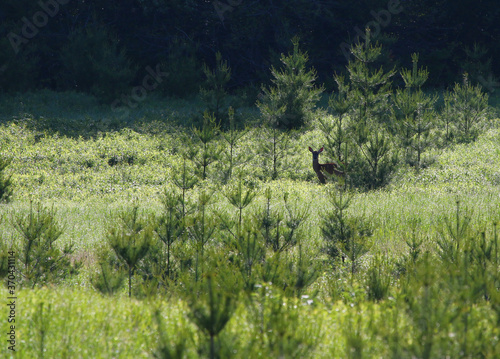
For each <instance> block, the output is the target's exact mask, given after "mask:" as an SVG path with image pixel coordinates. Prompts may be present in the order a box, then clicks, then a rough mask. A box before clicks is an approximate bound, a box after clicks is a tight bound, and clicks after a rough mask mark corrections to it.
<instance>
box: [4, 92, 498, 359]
mask: <svg viewBox="0 0 500 359" xmlns="http://www.w3.org/2000/svg"><path fill="white" fill-rule="evenodd" d="M40 96H42V98H41V99H40V98H36V96H33V98H30V97H29V96H28V97H27V98H26V101H25V103H24V104H23V107H22V108H19V107H18V105H17V104H18V102H19V101H20V99H19V98H12V99H11V100H10V102H11V105H10V107H8V106H7V103H6V104H5V107H4V115H3V116H2V125H1V126H0V156H1V157H3V158H7V159H9V160H11V164H10V165H9V166H8V168H7V170H6V172H7V173H8V174H11V175H12V181H13V197H12V200H11V201H10V202H9V203H6V204H0V215H1V219H2V220H1V223H0V239H1V240H2V242H3V243H4V247H3V249H2V250H3V251H4V252H7V251H8V248H11V247H12V246H13V248H15V250H16V254H15V256H16V258H17V259H18V260H19V261H21V258H20V257H19V256H20V255H21V252H22V249H21V247H20V245H21V235H20V232H19V230H17V229H16V227H15V223H16V222H19V220H20V219H21V218H24V217H25V216H26V215H27V214H28V213H29V211H30V208H33V206H36V205H38V204H39V203H41V204H42V206H43V208H46V209H48V210H52V211H53V212H52V213H53V214H54V215H55V218H56V221H57V223H58V225H59V226H60V227H61V228H62V234H61V236H60V237H59V239H58V240H57V242H55V244H54V245H55V246H56V247H58V248H63V246H64V245H65V244H73V246H74V247H73V249H74V252H73V253H72V254H71V255H70V260H71V262H75V261H80V262H81V263H82V266H81V268H80V269H79V272H78V274H75V275H68V276H65V277H64V278H63V279H58V280H55V281H50V280H47V281H46V282H43V280H40V282H39V283H38V284H36V285H34V288H33V289H32V288H31V285H30V283H29V282H28V281H25V279H24V278H23V276H22V273H20V272H16V275H15V276H16V279H15V282H16V286H15V296H16V297H17V299H16V304H15V349H16V353H15V355H13V353H12V351H10V350H9V349H8V346H9V344H8V342H7V340H8V339H9V338H8V334H7V333H9V332H10V330H11V329H10V325H12V324H11V323H9V322H8V317H9V307H8V303H9V299H8V297H10V294H9V293H8V291H7V289H6V288H5V287H3V288H2V290H1V291H0V297H1V298H2V299H1V303H2V308H3V309H1V310H0V318H2V319H1V320H0V323H1V324H0V328H1V329H0V331H1V333H2V337H1V338H2V340H1V342H2V345H1V346H0V353H1V357H2V358H7V357H12V358H90V357H92V358H149V357H152V356H153V353H160V352H161V353H160V354H158V355H159V357H162V358H177V357H179V358H180V357H186V358H198V357H201V358H204V357H210V356H212V355H214V356H215V357H221V358H228V357H232V358H308V357H310V358H445V357H449V358H495V357H500V342H499V340H500V339H499V338H500V325H499V324H500V293H499V292H498V288H499V286H500V274H499V261H498V248H497V233H496V229H497V228H496V225H497V223H498V221H499V220H500V208H499V205H500V126H499V125H498V120H492V121H491V123H489V124H488V126H486V127H485V128H484V130H483V131H482V132H481V134H480V135H479V137H478V138H477V140H475V141H474V142H470V143H467V144H453V145H449V146H441V147H439V146H436V147H432V148H429V150H428V151H426V152H425V153H424V157H425V159H426V161H427V162H426V163H428V165H427V166H426V167H425V168H422V169H420V170H418V171H417V170H415V169H414V168H412V167H409V166H400V167H399V168H398V170H397V171H396V172H394V174H393V175H392V178H391V181H390V183H389V184H388V185H387V186H385V187H382V188H379V189H376V190H370V191H368V190H361V189H356V188H351V189H349V190H347V191H344V186H343V184H342V183H341V180H339V179H336V178H334V179H331V180H330V182H331V183H330V184H327V185H326V186H323V185H320V184H319V183H318V180H317V178H316V175H315V173H314V171H313V169H312V166H311V154H310V152H309V151H308V147H309V146H312V147H313V148H319V147H320V146H322V145H323V144H325V143H326V140H325V138H324V135H323V133H322V132H321V131H320V130H319V128H318V127H317V124H315V123H312V124H311V125H310V126H307V127H306V128H304V130H302V131H300V132H298V133H294V134H290V133H285V134H284V136H286V137H285V139H286V141H287V147H286V149H284V150H283V153H282V155H281V156H280V158H279V160H280V167H279V173H278V176H277V179H272V178H271V175H270V173H272V168H271V167H272V163H271V162H270V160H269V157H266V156H267V155H266V152H265V151H262V150H261V149H262V148H263V147H264V146H265V145H266V143H267V142H268V137H266V136H268V135H269V133H268V132H266V129H265V128H263V127H261V126H260V125H259V123H258V122H254V121H256V120H255V119H256V118H257V116H256V115H255V111H254V110H253V109H251V108H244V109H243V110H242V111H241V112H240V113H238V116H239V117H240V118H242V119H243V121H244V119H245V118H248V119H249V120H248V121H244V122H246V123H252V125H251V126H250V127H249V128H247V129H246V130H245V132H244V133H242V137H241V139H240V140H239V141H238V143H237V144H236V146H235V148H234V156H235V157H234V158H235V163H234V167H233V168H232V176H231V178H229V177H228V176H227V168H228V167H227V166H228V162H227V157H225V156H226V155H227V143H226V142H224V140H223V139H222V138H221V137H220V136H218V137H217V138H216V139H215V140H214V142H213V143H212V144H213V148H212V150H213V151H216V152H220V156H219V157H218V159H217V160H214V162H213V163H211V164H210V165H209V166H207V173H206V178H205V179H200V178H198V177H197V175H195V172H196V170H195V169H196V168H198V169H199V168H200V166H199V165H197V164H196V162H193V161H190V160H189V161H188V160H185V159H184V157H183V156H184V155H185V153H186V151H188V150H189V149H187V148H186V147H187V146H189V145H187V142H185V137H183V135H184V134H186V133H190V131H191V129H192V128H193V127H192V126H193V125H198V124H197V123H193V122H189V121H190V119H191V118H192V117H196V116H199V114H198V112H196V111H197V109H196V105H192V104H191V105H192V106H191V105H190V103H187V102H186V103H184V102H181V101H174V100H171V101H170V102H164V103H163V102H162V103H160V102H158V103H157V102H154V100H151V101H153V102H152V104H151V106H150V105H149V104H146V103H145V104H143V105H142V107H140V108H139V109H138V110H137V112H135V113H134V117H133V118H131V119H130V121H129V122H127V123H123V122H119V121H115V120H113V119H108V117H107V116H110V113H109V112H108V110H107V109H106V108H100V107H99V106H98V105H96V104H94V103H92V101H91V100H88V101H89V102H88V103H87V104H86V105H85V102H84V101H87V100H85V99H82V98H79V97H77V98H76V99H75V100H73V102H72V100H71V98H70V97H69V95H68V97H64V101H65V102H64V103H65V104H66V105H65V106H67V108H66V109H65V110H61V108H64V106H62V107H61V108H58V107H57V106H56V105H51V106H54V108H52V107H51V106H48V105H46V106H47V108H44V105H42V104H46V103H47V101H46V99H44V98H43V96H47V99H50V101H51V103H52V102H53V101H54V97H53V96H54V95H53V94H42V95H40ZM71 96H73V95H71ZM74 96H78V95H74ZM30 101H31V102H30ZM61 101H62V100H61ZM76 103H84V105H81V106H82V107H81V108H78V106H76V105H74V107H73V105H72V104H76ZM193 103H195V101H194V100H193ZM147 108H151V110H149V111H147V110H146V109H147ZM193 108H194V109H193ZM109 118H111V117H109ZM254 123H255V125H253V124H254ZM197 146H198V145H197ZM325 161H326V158H325ZM184 165H186V166H187V171H188V173H189V176H191V177H197V178H198V180H197V183H196V184H195V185H194V186H193V187H192V188H190V189H187V190H186V193H185V196H186V206H188V207H189V208H190V209H191V212H189V211H186V218H188V219H187V220H186V221H187V222H186V223H189V224H187V225H186V228H187V229H186V228H185V231H184V232H183V233H184V234H180V233H178V236H179V239H178V240H177V241H176V242H174V246H175V247H174V249H173V250H174V252H173V257H172V258H173V262H174V266H175V268H174V269H175V276H174V277H173V278H169V279H168V280H165V281H164V282H161V281H160V283H157V282H154V281H152V280H150V279H151V277H157V276H159V274H158V273H154V270H152V269H151V266H150V267H148V265H147V263H146V262H147V261H151V262H154V260H155V258H156V259H157V258H164V257H162V256H161V255H159V254H158V253H160V252H161V253H160V254H164V251H165V247H164V246H162V245H161V242H160V241H159V240H158V238H157V236H156V235H153V236H152V238H153V239H152V240H153V241H155V243H156V244H154V245H153V244H151V246H154V247H155V248H159V249H158V251H159V252H158V253H157V255H159V256H160V257H155V258H152V257H148V256H146V257H145V259H144V260H143V261H142V262H141V263H140V265H139V266H138V267H137V270H136V271H135V272H134V275H133V276H132V278H131V283H132V298H129V295H128V290H129V288H128V283H127V280H126V279H125V280H124V282H123V285H122V286H121V287H120V288H119V289H118V291H117V292H116V293H114V294H112V295H104V294H102V293H100V292H99V291H98V290H97V289H95V287H94V286H93V284H92V283H93V281H94V279H95V278H96V277H98V276H99V275H100V273H101V272H100V266H99V263H100V261H101V260H102V256H103V255H104V254H103V253H105V254H106V253H107V254H106V255H107V256H108V258H114V262H113V265H115V267H114V269H115V270H116V271H117V272H118V271H123V270H124V269H123V268H124V267H123V265H118V260H117V259H116V256H115V257H112V251H111V249H110V247H109V237H110V231H111V228H114V227H116V226H117V224H118V223H119V219H118V217H117V216H118V215H119V214H120V213H122V214H123V213H130V212H131V211H132V209H133V207H134V206H135V205H137V206H138V208H139V213H140V215H141V216H142V218H146V220H145V221H146V222H148V223H149V222H153V219H154V220H156V219H158V218H159V217H160V216H161V215H162V214H165V213H166V209H165V206H164V204H163V202H162V200H164V199H165V193H173V194H180V190H179V186H177V185H176V184H175V179H178V178H179V176H180V174H181V173H182V170H183V168H184V167H183V166H184ZM239 184H241V185H242V186H243V189H244V191H247V192H248V191H249V193H250V192H251V193H252V194H254V195H255V198H253V200H251V201H250V202H251V203H250V204H249V205H248V206H245V207H244V208H243V209H242V211H241V213H242V217H241V220H240V219H239V218H240V217H239V211H238V209H237V208H236V207H235V206H233V205H232V204H231V203H230V200H229V199H228V198H231V194H234V193H236V192H237V190H238V185H239ZM266 193H271V198H270V200H269V202H268V199H267V198H266ZM204 194H208V195H209V196H210V199H209V201H208V202H207V204H206V205H205V206H202V205H201V204H200V203H201V202H202V200H201V198H202V197H203V195H204ZM340 194H342V195H344V196H352V200H351V203H350V205H349V207H348V208H347V209H346V210H345V213H344V215H345V216H346V218H352V219H355V221H354V222H356V221H358V222H356V223H358V224H357V225H359V226H360V225H361V224H359V223H364V224H367V225H368V226H369V228H370V230H369V231H368V232H369V233H368V234H366V233H365V234H362V233H361V232H362V231H361V230H359V233H358V234H357V235H356V236H354V237H353V238H354V240H355V242H354V240H353V242H352V243H351V244H350V247H349V248H350V250H349V249H347V247H343V250H344V251H345V252H346V253H344V254H345V257H346V258H345V261H343V260H341V259H340V257H338V258H336V259H335V258H330V257H329V256H328V255H327V253H325V250H324V248H325V239H324V235H323V232H322V228H324V226H325V221H327V219H328V218H329V217H328V216H329V215H330V214H331V213H332V211H334V206H333V204H332V196H337V197H335V198H338V196H339V195H340ZM176 203H177V204H178V203H180V202H176ZM268 203H269V206H270V207H269V208H270V211H271V213H272V215H273V216H274V217H273V218H274V220H276V219H277V218H278V220H279V221H280V223H281V227H279V228H281V229H280V230H282V232H280V233H281V234H279V233H278V234H276V232H277V231H278V229H277V228H278V227H276V228H274V229H273V236H274V238H278V240H279V241H285V240H286V238H290V244H289V247H287V248H286V249H284V250H282V251H276V250H273V248H272V246H271V245H266V244H265V243H264V242H265V236H264V235H263V234H262V231H260V232H259V231H256V229H255V228H256V227H255V226H256V225H255V223H261V222H258V219H257V217H258V216H259V213H263V211H264V212H265V209H266V208H267V207H266V206H267V205H268ZM175 210H176V211H177V210H178V209H177V207H176V209H175ZM201 211H203V215H204V216H205V215H206V217H204V216H203V217H201V214H200V213H201ZM187 212H189V213H187ZM294 220H297V221H298V222H300V223H298V222H297V221H296V222H294ZM239 221H240V222H239ZM292 222H293V223H292ZM354 222H353V223H354ZM201 223H202V224H203V225H204V226H205V225H206V228H205V227H200V226H202V224H201ZM297 223H298V224H297ZM294 226H295V227H294ZM252 227H254V228H252ZM356 228H359V227H356ZM257 229H258V228H257ZM198 230H200V231H201V230H203V231H205V232H204V234H202V236H205V235H206V237H203V238H202V239H201V240H200V241H201V242H203V240H205V239H206V241H205V242H204V243H202V244H200V243H199V242H200V241H199V240H198V239H197V238H198V237H197V236H198V235H199V233H198V232H197V231H198ZM207 232H211V233H210V235H208V234H206V233H207ZM235 233H240V234H235ZM181 237H182V238H181ZM271 239H272V238H271ZM412 240H413V244H414V245H415V243H417V242H418V243H420V245H419V246H417V245H415V246H414V247H412V244H411V243H412ZM252 241H253V242H252ZM354 245H356V246H357V245H359V246H360V247H362V251H361V252H359V253H355V251H354V250H353V248H354V247H353V246H354ZM252 246H253V247H252ZM256 248H258V249H259V251H260V252H259V253H258V254H256V252H252V251H256ZM356 248H357V247H356ZM245 250H246V252H245ZM349 251H350V252H349ZM3 255H5V254H3ZM252 255H254V256H255V257H252V258H254V262H252V264H249V263H250V262H249V261H247V259H248V256H250V257H251V256H252ZM412 256H413V257H412ZM110 260H111V259H110ZM18 266H20V264H18ZM252 266H253V267H252ZM266 266H267V267H266ZM148 268H149V270H150V272H147V270H148ZM174 269H173V271H174ZM146 274H147V275H146ZM148 275H149V277H148ZM160 276H161V275H160ZM269 278H275V279H276V280H275V281H269V280H266V279H269ZM271 282H272V283H271ZM210 294H212V295H213V297H212V298H211V297H210ZM211 299H212V300H213V302H211ZM210 303H211V304H212V305H210ZM200 313H201V314H200ZM224 316H227V318H226V319H227V324H226V323H225V321H224ZM200 318H201V319H200ZM207 318H208V319H207ZM203 319H206V320H203ZM202 322H203V323H202ZM221 323H223V324H225V325H222V324H221ZM204 325H205V326H204ZM210 325H212V329H213V331H212V332H211V331H210V329H207V327H210ZM217 325H222V328H220V327H218V328H217V330H216V329H214V328H213V327H217ZM211 333H212V335H211ZM214 333H215V334H214ZM167 349H168V350H167ZM162 350H163V351H162ZM167 351H168V355H167ZM214 353H215V354H214Z"/></svg>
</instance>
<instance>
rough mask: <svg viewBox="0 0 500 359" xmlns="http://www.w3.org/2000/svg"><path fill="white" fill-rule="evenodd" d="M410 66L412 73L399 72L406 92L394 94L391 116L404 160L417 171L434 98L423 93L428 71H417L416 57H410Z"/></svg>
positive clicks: (427, 132)
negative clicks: (411, 64)
mask: <svg viewBox="0 0 500 359" xmlns="http://www.w3.org/2000/svg"><path fill="white" fill-rule="evenodd" d="M412 63H413V67H412V69H411V70H409V69H403V70H401V77H402V78H403V81H404V83H405V89H403V90H397V91H396V94H395V96H394V108H393V110H392V114H393V118H394V119H395V122H394V127H395V128H394V131H395V132H396V133H397V135H398V136H399V139H400V141H401V144H402V146H403V148H404V151H405V161H406V162H407V163H408V164H410V165H413V166H415V167H416V168H417V169H418V168H420V166H421V155H422V152H423V151H424V150H425V149H426V148H427V147H429V146H430V141H429V135H430V131H431V129H432V126H433V121H432V119H433V115H434V112H433V108H434V104H435V103H436V101H437V96H428V95H426V94H425V93H424V92H423V91H422V85H423V84H424V83H425V82H426V81H427V79H428V77H429V72H428V71H427V70H426V69H422V68H420V69H419V68H418V54H413V55H412Z"/></svg>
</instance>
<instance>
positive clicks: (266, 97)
mask: <svg viewBox="0 0 500 359" xmlns="http://www.w3.org/2000/svg"><path fill="white" fill-rule="evenodd" d="M292 43H293V52H292V53H291V54H289V55H286V56H285V55H284V54H282V55H281V62H282V63H283V67H282V68H281V69H279V70H277V69H276V68H274V67H271V74H272V75H273V79H272V80H271V81H272V83H273V86H270V87H268V88H266V87H264V86H263V87H262V91H263V95H262V97H261V100H260V101H257V106H258V107H259V109H260V111H261V113H262V114H263V116H264V117H265V118H268V119H270V120H272V123H270V125H271V126H272V127H276V128H279V129H299V128H301V127H302V126H304V125H305V124H307V123H308V122H309V120H311V118H312V116H313V111H314V108H315V106H316V102H318V100H319V98H320V95H321V93H322V92H323V88H322V87H319V88H318V87H315V86H314V81H315V80H316V78H317V76H316V70H314V69H310V70H307V68H306V65H307V61H308V59H309V58H308V55H307V53H304V52H302V51H301V50H300V49H299V40H298V39H297V38H294V39H293V40H292Z"/></svg>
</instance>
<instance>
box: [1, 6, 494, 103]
mask: <svg viewBox="0 0 500 359" xmlns="http://www.w3.org/2000/svg"><path fill="white" fill-rule="evenodd" d="M499 15H500V10H499V8H498V4H497V3H496V2H495V1H493V0H490V1H481V2H480V3H478V2H472V1H461V2H459V3H456V2H452V1H450V0H442V1H432V2H431V1H416V0H407V1H400V0H383V1H382V0H364V1H357V2H318V1H305V0H287V1H283V0H278V1H273V2H270V1H244V0H220V1H219V0H217V1H207V0H206V1H199V0H198V1H179V0H168V1H164V0H154V1H153V0H123V1H120V2H109V1H104V0H93V1H84V0H72V1H70V0H42V1H39V2H35V1H29V0H5V1H2V3H1V4H0V71H1V76H0V90H1V91H2V92H12V91H28V90H35V89H39V88H49V89H54V90H61V91H65V90H76V91H82V92H87V93H92V94H94V95H96V96H98V97H99V98H100V99H101V100H102V101H103V102H112V101H113V100H114V99H116V96H118V95H119V94H120V93H123V88H124V87H132V86H136V85H139V84H142V81H143V80H144V78H145V76H146V75H147V72H146V68H148V66H149V68H155V67H156V66H157V65H158V64H160V65H161V66H162V68H163V69H164V71H165V72H166V73H168V74H169V76H168V79H167V80H166V81H162V83H161V84H160V87H161V89H162V90H163V91H164V92H165V94H167V95H170V96H180V97H184V96H186V95H189V94H191V93H197V92H198V90H199V86H200V84H201V82H202V81H203V80H204V74H203V64H204V63H206V64H208V66H210V67H213V66H214V64H215V58H216V57H215V53H216V52H217V51H220V52H221V54H222V58H223V59H225V60H226V61H227V62H228V65H229V66H230V67H231V69H232V77H231V82H230V84H229V87H230V89H231V90H236V89H238V88H247V89H248V88H254V89H256V92H257V91H258V90H259V89H260V84H261V83H263V82H264V83H266V82H268V81H269V68H270V66H271V65H274V66H278V65H279V57H280V54H281V53H287V52H289V51H290V50H291V46H292V45H291V42H290V39H292V38H293V37H295V36H298V37H299V38H300V40H301V44H302V46H303V49H304V50H305V51H307V52H308V53H309V54H311V65H312V66H314V68H315V69H316V70H317V73H318V78H319V81H320V82H322V83H325V84H326V86H327V88H328V87H329V86H331V85H333V80H332V77H331V74H332V73H333V72H338V73H339V72H342V71H344V69H345V66H346V64H347V58H346V57H347V54H348V51H347V49H349V47H350V45H352V44H353V43H355V42H356V40H358V39H362V38H363V36H364V35H363V33H364V28H365V27H366V26H368V27H370V28H371V30H372V35H373V37H374V39H375V40H378V41H379V42H380V43H381V44H382V45H384V49H385V50H384V54H383V56H381V58H380V62H381V64H382V65H384V64H385V65H387V66H388V67H394V66H396V67H398V66H400V65H401V66H404V67H409V66H410V65H411V64H410V60H409V59H410V55H411V54H412V53H414V52H418V53H420V54H421V58H420V62H421V63H422V64H425V66H427V67H428V69H429V72H430V73H431V74H433V76H432V77H431V78H429V81H428V83H427V84H428V85H429V86H434V87H447V86H448V85H450V84H452V83H453V82H456V81H459V80H460V76H461V74H462V73H463V72H468V73H469V75H470V79H471V81H474V82H476V83H479V84H481V85H482V86H483V88H493V87H494V85H495V80H494V79H495V75H497V76H498V74H495V73H494V69H497V68H499V66H498V65H499V64H498V58H499V56H498V55H499V54H500V43H499V42H498V41H495V39H498V38H499V35H500V29H499V28H498V26H497V25H496V23H495V20H496V19H498V17H499Z"/></svg>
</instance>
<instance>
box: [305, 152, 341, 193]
mask: <svg viewBox="0 0 500 359" xmlns="http://www.w3.org/2000/svg"><path fill="white" fill-rule="evenodd" d="M309 151H311V152H312V155H313V170H314V172H316V175H317V176H318V179H319V181H320V182H321V183H323V184H324V183H326V178H325V175H324V174H323V171H326V172H328V173H329V174H331V175H333V174H335V175H337V176H344V172H342V171H341V170H340V167H339V165H338V164H336V163H319V161H318V156H319V154H320V153H321V152H323V147H321V149H320V150H319V151H314V150H313V149H312V148H311V147H309Z"/></svg>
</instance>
